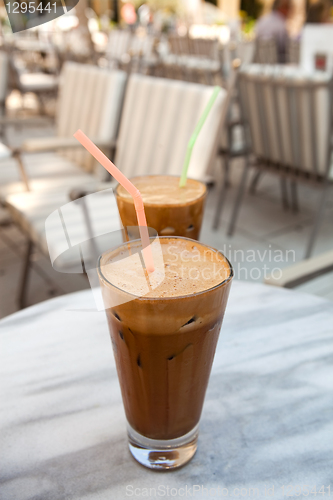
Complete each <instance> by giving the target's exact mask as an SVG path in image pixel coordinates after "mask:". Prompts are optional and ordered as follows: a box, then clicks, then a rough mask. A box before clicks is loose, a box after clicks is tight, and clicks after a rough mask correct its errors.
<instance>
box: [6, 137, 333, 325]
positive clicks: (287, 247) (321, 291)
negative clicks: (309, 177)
mask: <svg viewBox="0 0 333 500" xmlns="http://www.w3.org/2000/svg"><path fill="white" fill-rule="evenodd" d="M48 132H49V131H48V130H45V129H44V130H42V131H41V130H39V131H36V130H34V131H31V133H33V135H38V134H42V135H47V133H48ZM23 136H24V133H23V132H22V131H19V130H16V131H14V130H13V131H12V133H11V138H12V142H13V143H16V144H17V143H19V142H20V141H21V140H22V138H23ZM241 170H242V161H241V160H237V161H235V162H234V165H233V166H232V179H231V186H230V188H229V190H228V194H227V197H226V200H225V204H224V209H223V213H222V217H221V224H220V227H219V229H218V231H213V230H212V228H211V226H212V220H213V214H214V211H215V205H216V202H217V197H218V188H219V186H218V185H217V186H215V187H214V188H212V189H211V190H210V192H209V196H208V200H207V205H206V211H205V218H204V223H203V229H202V233H201V238H200V239H201V241H203V242H204V243H207V244H210V245H212V246H214V247H216V248H218V249H220V250H221V251H223V252H224V253H225V254H226V255H227V256H228V257H229V259H230V260H231V262H232V263H233V265H234V268H235V276H236V279H241V280H250V281H257V282H262V281H263V280H264V277H265V273H266V274H267V273H268V272H269V271H274V272H275V273H278V272H279V269H280V268H283V267H286V266H289V265H292V264H293V262H298V261H300V260H301V259H302V258H303V256H304V251H305V245H306V242H307V240H308V237H309V234H310V229H311V224H312V221H313V217H314V214H315V210H316V206H317V203H318V200H319V196H320V194H319V191H317V190H315V189H312V188H308V187H303V186H301V187H300V189H299V201H300V211H299V212H298V213H296V214H295V213H292V212H290V211H287V212H286V211H284V210H283V208H282V204H281V196H280V189H279V183H278V181H277V179H276V178H274V177H272V176H269V175H266V176H264V177H263V179H262V180H261V182H260V184H259V187H258V192H257V194H256V195H255V196H253V195H251V194H249V193H247V194H246V196H245V199H244V202H243V205H242V208H241V212H240V217H239V220H238V224H237V227H236V231H235V234H234V236H233V237H232V238H230V237H228V236H227V235H226V229H227V223H228V221H229V217H230V213H231V209H232V206H233V202H234V199H235V194H236V188H237V186H238V182H239V175H240V173H241ZM0 220H1V214H0ZM25 243H26V240H25V237H24V235H22V234H21V233H20V231H19V230H18V229H17V228H16V227H15V226H14V225H8V226H0V317H4V316H6V315H8V314H11V313H13V312H15V311H16V310H17V305H16V297H17V290H18V285H19V277H20V271H21V267H22V256H23V254H24V249H25ZM332 248H333V190H331V192H330V195H329V197H328V201H327V204H326V209H325V213H324V217H323V221H322V226H321V229H320V234H319V237H318V240H317V244H316V247H315V251H314V254H315V255H317V254H320V253H323V252H325V251H328V250H331V249H332ZM87 287H88V282H87V281H86V279H85V278H84V277H83V276H82V275H81V276H80V275H66V274H61V273H57V272H55V271H54V270H53V269H52V267H51V264H50V261H49V259H48V258H47V257H45V256H43V255H41V254H40V252H38V251H36V253H35V254H34V256H33V271H32V272H31V275H30V281H29V301H28V302H29V305H30V304H35V303H37V302H40V301H42V300H47V299H48V298H50V297H53V296H57V295H62V294H65V293H70V292H73V291H76V290H82V289H84V288H87ZM298 289H299V290H303V291H304V292H307V293H312V294H315V295H319V296H322V297H326V298H328V299H330V300H333V273H330V274H326V275H325V276H323V277H320V278H317V279H315V280H312V281H311V282H308V283H307V284H304V285H302V286H300V287H298Z"/></svg>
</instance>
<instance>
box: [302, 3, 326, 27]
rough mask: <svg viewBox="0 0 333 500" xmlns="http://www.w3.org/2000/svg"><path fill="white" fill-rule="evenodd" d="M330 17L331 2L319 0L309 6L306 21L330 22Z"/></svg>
mask: <svg viewBox="0 0 333 500" xmlns="http://www.w3.org/2000/svg"><path fill="white" fill-rule="evenodd" d="M330 19H331V4H330V1H329V0H319V1H318V2H316V3H312V4H311V5H310V6H309V8H308V12H307V16H306V23H317V24H320V23H329V22H330Z"/></svg>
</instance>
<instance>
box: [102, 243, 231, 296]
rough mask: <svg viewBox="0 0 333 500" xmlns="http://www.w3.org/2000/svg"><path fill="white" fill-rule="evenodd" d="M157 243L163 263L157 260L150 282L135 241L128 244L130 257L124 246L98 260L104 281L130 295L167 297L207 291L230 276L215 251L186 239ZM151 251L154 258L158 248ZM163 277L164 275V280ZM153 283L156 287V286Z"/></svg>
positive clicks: (222, 257) (227, 268) (224, 261)
mask: <svg viewBox="0 0 333 500" xmlns="http://www.w3.org/2000/svg"><path fill="white" fill-rule="evenodd" d="M159 242H160V245H161V250H162V257H163V262H162V261H161V260H160V262H159V265H158V266H156V271H155V273H153V274H151V275H149V279H148V276H147V274H146V273H145V272H144V270H143V267H142V259H140V257H139V253H138V251H139V250H140V243H136V242H135V243H132V244H131V247H132V248H131V253H132V255H130V254H129V251H128V248H127V246H122V247H120V248H119V249H117V250H114V251H112V252H110V253H106V254H104V256H103V258H102V261H101V272H102V274H103V276H104V278H105V279H106V280H107V281H109V282H110V283H112V284H113V285H114V286H115V287H117V288H119V289H121V290H124V291H125V292H128V293H130V294H133V295H137V296H145V297H150V298H168V297H181V296H186V295H192V294H194V293H199V292H203V291H205V290H209V289H210V288H214V287H215V286H217V285H219V284H220V283H222V282H223V281H225V280H226V279H227V278H228V277H229V275H230V266H229V264H228V262H227V260H226V259H225V257H224V256H223V255H222V254H221V253H219V252H218V251H216V250H214V249H211V248H209V247H206V246H204V245H201V244H200V243H198V242H196V241H194V240H188V239H178V238H160V240H159ZM152 250H153V257H154V254H155V253H156V255H155V257H156V258H157V250H158V247H157V246H155V245H153V246H152ZM129 257H130V258H129ZM110 264H111V265H110ZM161 266H163V268H161ZM162 274H165V276H164V279H163V276H162ZM161 281H162V282H161ZM156 283H159V284H158V285H157V286H156ZM150 285H151V286H150ZM155 286H156V288H155ZM152 287H153V289H152ZM147 290H148V293H147Z"/></svg>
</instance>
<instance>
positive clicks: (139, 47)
mask: <svg viewBox="0 0 333 500" xmlns="http://www.w3.org/2000/svg"><path fill="white" fill-rule="evenodd" d="M154 43H155V39H154V37H153V36H151V35H144V36H138V35H136V36H133V37H132V40H131V43H130V47H129V53H130V55H131V56H143V57H150V56H151V55H152V54H153V49H154Z"/></svg>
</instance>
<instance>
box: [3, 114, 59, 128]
mask: <svg viewBox="0 0 333 500" xmlns="http://www.w3.org/2000/svg"><path fill="white" fill-rule="evenodd" d="M45 123H51V124H52V123H54V118H53V117H51V116H32V117H28V118H18V117H13V118H10V117H7V116H2V117H0V126H1V125H4V126H9V125H16V126H20V127H33V126H34V125H36V126H38V125H45Z"/></svg>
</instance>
